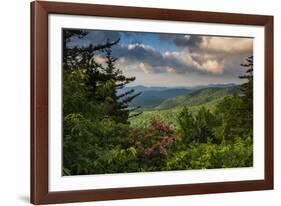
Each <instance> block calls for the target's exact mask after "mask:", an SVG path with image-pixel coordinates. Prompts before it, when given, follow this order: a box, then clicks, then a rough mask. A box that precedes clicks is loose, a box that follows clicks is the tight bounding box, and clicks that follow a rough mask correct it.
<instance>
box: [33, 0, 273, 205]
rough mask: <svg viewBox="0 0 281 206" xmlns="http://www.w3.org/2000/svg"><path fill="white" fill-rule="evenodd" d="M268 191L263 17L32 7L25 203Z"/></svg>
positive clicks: (269, 108) (269, 115)
mask: <svg viewBox="0 0 281 206" xmlns="http://www.w3.org/2000/svg"><path fill="white" fill-rule="evenodd" d="M266 189H273V17H272V16H262V15H248V14H231V13H215V12H201V11H200V12H199V11H184V10H169V9H156V8H155V9H154V8H137V7H121V6H105V5H93V4H76V3H59V2H46V1H44V2H41V1H35V2H32V3H31V202H32V203H34V204H52V203H67V202H80V201H97V200H114V199H125V198H144V197H160V196H174V195H190V194H205V193H220V192H236V191H251V190H266Z"/></svg>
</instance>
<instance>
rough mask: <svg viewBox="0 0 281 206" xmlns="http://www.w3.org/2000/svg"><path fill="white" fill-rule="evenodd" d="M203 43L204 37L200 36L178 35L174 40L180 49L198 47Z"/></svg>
mask: <svg viewBox="0 0 281 206" xmlns="http://www.w3.org/2000/svg"><path fill="white" fill-rule="evenodd" d="M201 42H202V37H201V36H199V35H178V36H177V37H176V38H175V39H174V43H175V45H177V46H179V47H189V48H194V47H198V46H199V45H200V44H201Z"/></svg>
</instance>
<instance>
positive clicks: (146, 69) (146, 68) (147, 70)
mask: <svg viewBox="0 0 281 206" xmlns="http://www.w3.org/2000/svg"><path fill="white" fill-rule="evenodd" d="M139 68H140V69H141V70H142V71H143V72H144V73H145V74H149V73H151V68H150V66H148V65H147V64H144V63H140V64H139Z"/></svg>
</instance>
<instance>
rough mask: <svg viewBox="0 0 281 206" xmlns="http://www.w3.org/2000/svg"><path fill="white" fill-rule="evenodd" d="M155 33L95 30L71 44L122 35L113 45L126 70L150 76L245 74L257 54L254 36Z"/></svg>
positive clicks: (83, 43)
mask: <svg viewBox="0 0 281 206" xmlns="http://www.w3.org/2000/svg"><path fill="white" fill-rule="evenodd" d="M153 35H154V36H153V37H152V36H151V34H146V33H137V32H116V31H94V30H91V31H90V32H89V33H88V34H87V35H86V36H85V37H84V38H83V39H78V38H76V39H72V41H71V42H70V43H69V46H77V45H78V46H87V45H89V44H93V45H97V44H102V43H105V42H106V41H107V40H111V41H113V40H117V39H119V38H121V41H120V43H119V44H117V45H114V46H113V47H112V51H113V56H115V57H117V58H118V60H117V62H116V63H117V64H118V66H120V67H121V69H122V70H123V69H124V70H126V71H131V72H132V71H133V72H139V73H142V74H143V75H146V76H147V74H150V75H151V74H170V75H171V74H173V75H176V74H178V75H183V74H184V75H185V74H188V75H190V74H197V75H205V76H207V75H211V76H212V75H213V76H227V75H228V76H232V77H238V76H239V75H241V73H243V71H242V70H241V69H240V67H239V65H240V63H241V62H243V60H244V58H245V57H247V56H250V55H252V53H253V51H252V50H253V39H252V38H235V37H219V36H201V35H181V34H153ZM157 35H158V36H157ZM155 37H156V39H157V38H159V39H158V40H159V42H160V43H159V42H155ZM149 38H150V39H149ZM122 40H123V41H122ZM152 41H154V42H152ZM163 41H165V42H163ZM161 42H162V43H163V45H161ZM171 45H172V46H171ZM166 47H167V49H166V50H165V48H166ZM159 48H160V49H159ZM171 48H172V49H171ZM168 49H170V50H168ZM97 55H98V56H96V58H95V59H96V61H97V62H98V63H101V64H104V63H105V59H104V56H102V55H104V54H102V53H98V54H97Z"/></svg>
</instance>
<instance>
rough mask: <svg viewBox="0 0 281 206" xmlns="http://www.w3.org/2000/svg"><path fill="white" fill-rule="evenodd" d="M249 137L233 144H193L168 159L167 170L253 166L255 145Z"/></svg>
mask: <svg viewBox="0 0 281 206" xmlns="http://www.w3.org/2000/svg"><path fill="white" fill-rule="evenodd" d="M250 139H251V138H249V139H246V140H242V139H240V138H238V139H236V140H235V142H234V143H233V144H212V143H205V144H193V145H191V146H189V147H186V148H185V150H180V151H178V152H175V153H173V155H171V156H170V158H168V160H167V161H166V170H187V169H213V168H237V167H252V166H253V148H252V147H253V145H252V142H251V140H250Z"/></svg>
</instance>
